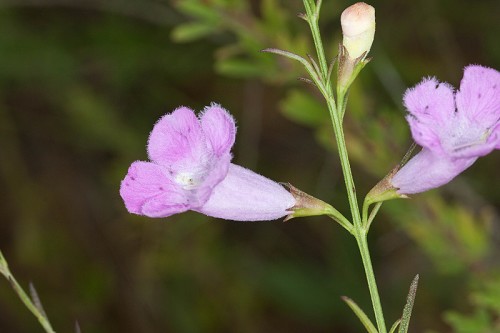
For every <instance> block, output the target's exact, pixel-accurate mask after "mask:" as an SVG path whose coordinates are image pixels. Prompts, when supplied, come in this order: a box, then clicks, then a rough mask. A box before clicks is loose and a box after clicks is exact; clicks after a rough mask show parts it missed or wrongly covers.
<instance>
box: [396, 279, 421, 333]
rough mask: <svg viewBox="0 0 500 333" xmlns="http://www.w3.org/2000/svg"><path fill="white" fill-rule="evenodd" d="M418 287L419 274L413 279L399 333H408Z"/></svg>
mask: <svg viewBox="0 0 500 333" xmlns="http://www.w3.org/2000/svg"><path fill="white" fill-rule="evenodd" d="M417 287H418V274H417V275H416V276H415V278H414V279H413V282H412V283H411V285H410V292H409V293H408V297H407V298H406V305H405V307H404V309H403V317H401V324H400V325H399V331H398V333H407V332H408V326H409V325H410V318H411V311H412V310H413V303H414V302H415V295H416V294H417Z"/></svg>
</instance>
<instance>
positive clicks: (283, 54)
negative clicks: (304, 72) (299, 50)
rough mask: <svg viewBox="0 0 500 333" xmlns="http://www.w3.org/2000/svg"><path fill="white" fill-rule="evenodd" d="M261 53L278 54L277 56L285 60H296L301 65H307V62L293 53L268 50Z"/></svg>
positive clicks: (273, 49)
mask: <svg viewBox="0 0 500 333" xmlns="http://www.w3.org/2000/svg"><path fill="white" fill-rule="evenodd" d="M262 52H268V53H274V54H278V55H281V56H284V57H287V58H290V59H293V60H297V61H299V62H301V63H307V60H306V59H304V58H302V57H301V56H299V55H297V54H295V53H292V52H288V51H285V50H280V49H275V48H268V49H264V50H262Z"/></svg>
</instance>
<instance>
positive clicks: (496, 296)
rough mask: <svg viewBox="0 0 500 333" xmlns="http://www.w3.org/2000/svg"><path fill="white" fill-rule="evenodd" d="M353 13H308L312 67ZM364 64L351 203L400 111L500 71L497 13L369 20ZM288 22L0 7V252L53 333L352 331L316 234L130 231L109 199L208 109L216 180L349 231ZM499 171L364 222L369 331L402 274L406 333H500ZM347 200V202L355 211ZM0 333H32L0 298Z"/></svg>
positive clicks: (99, 5) (402, 8)
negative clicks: (467, 78) (168, 131)
mask: <svg viewBox="0 0 500 333" xmlns="http://www.w3.org/2000/svg"><path fill="white" fill-rule="evenodd" d="M350 4H352V2H347V1H340V0H335V1H333V0H324V6H323V10H322V16H321V21H320V23H321V27H322V31H323V38H324V39H325V45H326V49H327V53H328V55H329V57H331V58H333V57H334V56H335V55H336V50H337V45H338V42H339V41H340V38H341V34H340V29H339V16H340V13H341V12H342V10H343V9H344V8H345V7H347V6H349V5H350ZM370 4H372V5H373V6H374V7H375V8H376V15H377V32H376V37H375V44H374V46H373V48H372V52H371V56H372V57H373V61H372V63H370V65H368V66H367V67H366V69H365V70H364V71H363V72H362V73H361V75H360V77H359V79H358V80H357V82H356V83H355V84H354V86H353V88H352V91H351V93H350V100H349V105H348V111H347V114H346V117H345V121H346V125H345V127H346V131H347V133H346V137H347V140H348V148H349V151H350V154H351V158H352V165H353V169H354V170H353V172H354V176H355V181H356V185H357V189H358V193H360V196H362V195H363V194H364V193H366V192H367V191H368V190H369V189H370V188H371V187H372V186H373V185H374V184H375V183H376V182H377V181H378V180H379V179H380V178H381V177H383V176H384V175H385V173H387V172H388V171H389V170H390V169H391V168H392V167H393V166H394V165H395V164H396V163H398V162H399V160H400V159H401V157H402V156H403V154H404V152H405V151H406V149H407V147H409V145H410V142H411V141H410V136H409V131H408V128H407V124H406V122H405V120H404V118H403V116H404V110H403V107H402V105H401V95H402V93H403V92H404V90H405V89H406V88H407V87H409V86H412V85H414V84H416V83H417V82H419V81H420V79H421V78H422V77H423V76H429V75H433V76H434V75H435V76H437V77H438V78H439V79H440V80H442V81H448V82H450V83H452V84H453V85H455V86H458V84H459V81H460V78H461V76H462V68H463V67H464V66H465V65H467V64H470V63H477V64H483V65H486V66H490V67H493V68H497V69H498V68H499V64H500V47H499V43H498V36H499V33H500V27H499V23H498V18H499V15H500V4H499V2H498V1H495V0H481V1H465V0H463V1H455V0H442V1H433V0H415V1H411V2H410V1H408V2H403V1H398V0H384V1H382V0H380V1H373V2H371V3H370ZM300 11H302V2H301V1H299V0H296V1H295V0H294V1H285V0H283V1H278V0H260V1H257V0H255V1H249V0H185V1H167V0H137V1H133V0H128V1H124V0H121V1H119V0H115V1H105V0H103V1H98V0H95V1H92V0H10V1H9V0H0V195H1V200H0V219H1V220H0V249H1V250H2V251H3V252H4V255H5V256H6V258H7V260H8V261H9V263H10V266H11V269H12V271H13V272H14V273H15V275H16V276H17V278H18V279H19V280H20V282H21V283H22V284H23V285H24V286H27V285H28V283H29V282H30V281H32V282H33V283H34V284H35V286H36V288H37V290H38V293H39V295H40V297H41V299H42V302H43V303H44V306H45V309H46V311H47V312H48V315H49V318H50V319H51V322H52V324H53V326H54V328H55V329H56V330H57V331H58V332H70V331H73V327H74V325H75V321H76V320H77V321H78V322H79V324H80V326H81V328H82V332H84V333H91V332H92V333H94V332H95V333H98V332H180V333H184V332H186V333H190V332H243V333H247V332H248V333H250V332H252V333H253V332H291V333H293V332H346V333H350V332H361V331H362V330H363V328H362V327H361V324H359V323H358V321H357V319H356V318H355V316H354V314H352V313H351V312H350V310H349V309H348V308H347V306H346V305H345V304H344V303H343V302H342V301H341V299H340V297H341V296H342V295H347V296H349V297H351V298H353V299H354V300H355V301H356V302H357V303H358V304H359V305H360V306H361V307H362V308H364V309H365V310H366V311H367V313H369V314H370V316H371V310H370V308H371V307H370V299H369V294H368V290H367V287H366V283H365V280H364V275H363V271H362V266H361V263H360V258H359V255H358V252H357V248H356V244H355V242H354V240H353V239H351V238H350V236H348V235H347V233H346V232H344V230H343V229H341V228H340V227H339V226H337V225H335V224H334V223H332V222H331V221H330V220H328V219H327V218H323V217H317V218H307V219H297V220H292V221H291V222H289V223H281V222H279V221H275V222H260V223H236V222H231V221H222V220H213V219H210V218H207V217H205V216H201V215H199V214H196V213H191V212H190V213H187V214H183V215H179V216H174V217H171V218H168V219H148V218H144V217H139V216H135V215H130V214H128V213H127V211H126V210H125V208H124V206H123V203H122V201H121V198H120V196H119V194H118V189H119V184H120V181H121V179H122V178H123V176H124V175H125V173H126V171H127V168H128V166H129V165H130V163H131V162H132V161H134V160H137V159H142V160H145V159H146V158H147V156H146V151H145V144H146V141H147V137H148V134H149V131H150V130H151V129H152V126H153V124H154V123H155V121H156V120H157V119H158V118H159V117H160V116H161V115H163V114H165V113H167V112H170V111H172V110H173V109H174V108H176V107H177V106H179V105H186V106H190V107H192V108H194V109H196V110H201V109H202V108H203V107H204V106H205V105H208V104H209V103H210V102H217V103H220V104H222V105H223V106H224V107H225V108H227V109H228V110H230V111H231V112H232V113H233V114H234V116H235V118H236V119H237V122H238V136H237V143H236V145H235V148H234V155H235V162H236V163H238V164H241V165H243V166H245V167H248V168H252V169H254V170H256V171H258V172H260V173H262V174H264V175H266V176H268V177H270V178H272V179H275V180H278V181H284V182H290V183H292V184H294V185H295V186H297V187H299V188H300V189H302V190H304V191H306V192H308V193H311V194H313V195H315V196H317V197H319V198H322V199H324V200H325V201H328V202H332V203H334V204H335V206H336V207H337V208H338V209H339V210H340V211H342V212H344V213H345V214H348V204H347V200H346V199H345V198H344V188H343V180H342V176H341V171H340V165H339V163H338V159H337V156H336V153H335V148H334V147H335V145H334V141H333V139H332V136H331V130H330V123H329V121H328V116H327V112H326V109H325V107H324V105H323V103H322V101H321V99H320V98H319V96H318V94H317V93H316V92H315V91H314V89H313V87H311V86H308V85H306V84H304V83H301V82H299V81H297V80H296V78H297V77H299V76H303V75H304V72H303V71H302V69H301V68H300V67H299V66H298V65H297V64H294V63H291V62H290V61H288V60H287V59H282V58H277V57H276V56H273V55H270V54H263V53H261V52H260V50H261V49H263V48H266V47H277V48H282V49H287V50H289V51H293V52H296V53H299V54H301V55H305V53H307V52H309V53H313V51H312V50H313V49H312V47H311V41H310V38H309V33H308V27H307V25H306V24H305V22H303V21H301V20H300V19H298V18H297V16H296V14H297V13H298V12H300ZM499 166H500V154H499V153H498V152H495V153H493V154H491V155H490V156H487V157H485V158H481V159H480V160H478V161H477V162H476V164H475V165H474V166H472V167H471V168H470V169H469V170H467V171H466V172H465V173H464V174H463V175H461V176H460V177H459V178H458V179H456V180H455V181H453V182H452V183H451V184H449V185H447V186H445V187H443V188H442V189H440V190H434V191H431V192H428V193H425V194H421V195H418V196H416V197H415V198H413V199H412V200H406V201H394V202H389V203H387V204H384V206H383V207H382V209H381V213H380V214H379V216H378V218H377V219H376V221H375V222H374V226H373V228H372V232H371V235H370V242H371V249H372V256H373V260H374V266H375V271H376V275H377V278H378V282H379V288H380V292H381V296H382V302H383V304H384V307H385V314H386V319H387V321H388V322H389V325H390V324H392V322H393V321H394V320H396V319H397V318H398V317H399V315H400V313H401V310H402V308H403V305H404V303H405V298H406V293H407V291H408V287H409V284H410V282H411V280H412V278H413V277H414V275H415V274H417V273H419V274H420V288H419V291H418V293H417V299H416V303H415V307H414V315H413V317H412V326H411V331H412V332H459V333H486V332H487V333H494V332H500V249H499V248H500V218H499V215H500V178H499V177H498V170H499ZM361 199H362V198H360V200H361ZM0 332H42V330H41V328H39V327H38V325H37V322H36V320H35V319H34V318H33V317H32V316H31V314H29V313H28V312H27V310H26V309H25V308H24V307H23V306H22V304H21V302H20V301H19V300H18V299H17V298H16V296H15V294H14V293H13V292H12V290H11V289H10V287H9V285H8V282H7V281H5V280H0Z"/></svg>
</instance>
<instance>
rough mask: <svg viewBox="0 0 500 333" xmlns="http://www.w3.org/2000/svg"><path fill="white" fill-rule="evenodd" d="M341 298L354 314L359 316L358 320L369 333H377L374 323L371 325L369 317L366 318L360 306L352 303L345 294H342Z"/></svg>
mask: <svg viewBox="0 0 500 333" xmlns="http://www.w3.org/2000/svg"><path fill="white" fill-rule="evenodd" d="M342 300H343V301H344V302H346V303H347V305H348V306H349V307H350V308H351V310H352V311H353V312H354V314H356V316H357V317H358V318H359V320H360V321H361V323H362V324H363V325H364V326H365V328H366V330H367V331H368V332H369V333H378V331H377V329H376V328H375V325H373V323H372V322H371V321H370V318H368V316H367V315H366V314H365V313H364V312H363V310H361V308H360V307H359V306H358V305H357V304H356V303H354V301H353V300H352V299H350V298H349V297H346V296H342Z"/></svg>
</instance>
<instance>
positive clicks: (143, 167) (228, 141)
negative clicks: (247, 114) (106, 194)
mask: <svg viewBox="0 0 500 333" xmlns="http://www.w3.org/2000/svg"><path fill="white" fill-rule="evenodd" d="M235 136H236V125H235V122H234V119H233V118H232V117H231V115H230V114H229V113H228V112H227V111H226V110H224V109H223V108H222V107H220V106H219V105H216V104H212V105H211V106H209V107H207V108H205V110H204V111H203V112H202V114H201V116H200V117H199V118H197V117H196V115H195V114H194V112H193V111H192V110H190V109H188V108H186V107H180V108H178V109H176V110H175V111H174V112H172V113H171V114H167V115H165V116H163V117H162V118H161V119H160V120H159V121H158V122H157V123H156V125H155V126H154V128H153V130H152V131H151V134H150V136H149V142H148V146H147V150H148V155H149V159H150V160H151V162H143V161H136V162H134V163H132V165H131V166H130V168H129V170H128V173H127V175H126V177H125V179H123V181H122V184H121V188H120V195H121V196H122V198H123V200H124V202H125V206H126V207H127V209H128V211H129V212H131V213H134V214H139V215H146V216H149V217H167V216H170V215H173V214H177V213H182V212H185V211H187V210H194V211H197V212H200V213H203V214H205V215H209V216H213V217H218V218H223V219H229V220H237V221H258V220H274V219H277V218H280V217H283V216H285V215H287V214H288V213H289V210H290V209H291V208H292V206H293V205H294V204H295V199H294V198H293V196H292V195H291V194H290V193H289V192H288V191H287V190H285V188H283V187H282V186H281V185H279V184H278V183H276V182H274V181H272V180H269V179H267V178H265V177H263V176H261V175H258V174H256V173H254V172H252V171H250V170H248V169H245V168H243V167H241V166H238V165H236V164H233V163H231V159H232V155H231V152H230V151H231V148H232V146H233V144H234V141H235Z"/></svg>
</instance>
